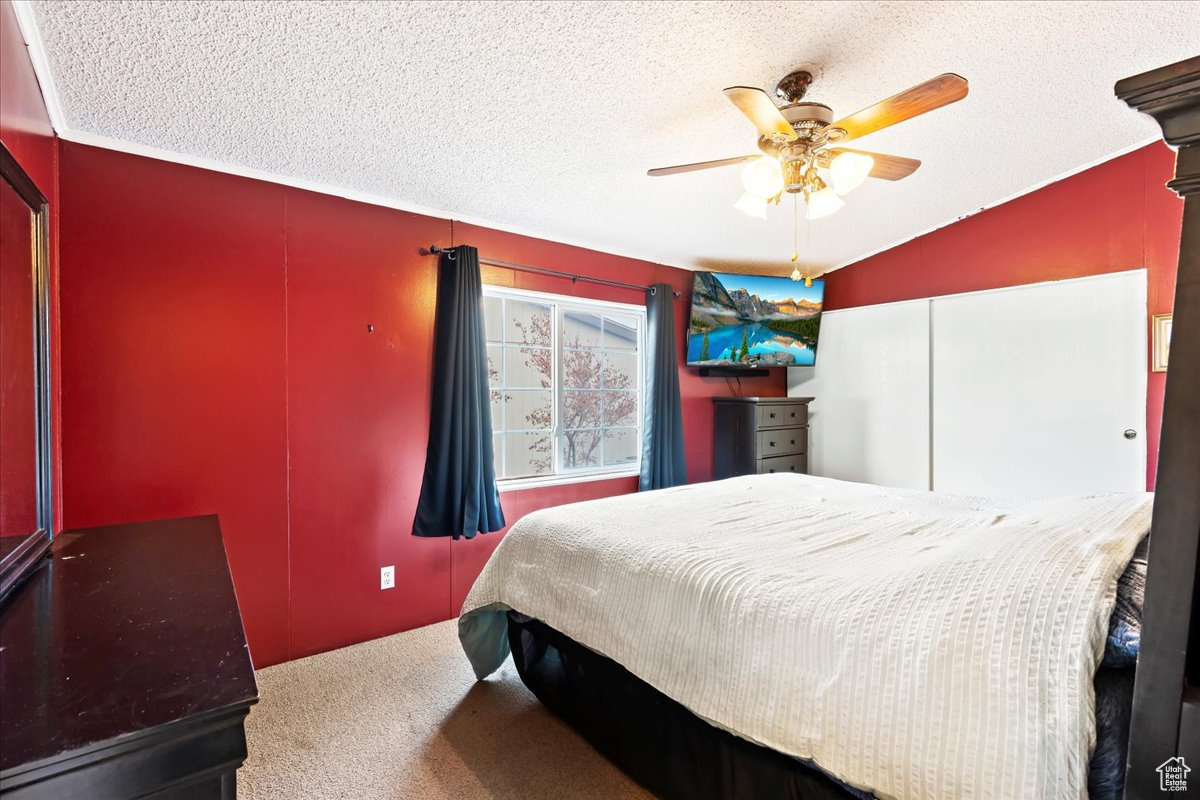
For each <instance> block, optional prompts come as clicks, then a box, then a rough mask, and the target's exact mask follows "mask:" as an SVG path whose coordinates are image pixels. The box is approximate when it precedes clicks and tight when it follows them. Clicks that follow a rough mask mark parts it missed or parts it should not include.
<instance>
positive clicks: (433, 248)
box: [429, 244, 679, 297]
mask: <svg viewBox="0 0 1200 800" xmlns="http://www.w3.org/2000/svg"><path fill="white" fill-rule="evenodd" d="M442 253H446V254H447V255H448V257H449V258H450V259H451V260H453V259H454V251H453V249H451V248H446V247H439V246H437V245H436V244H435V245H430V247H429V254H430V255H433V256H436V255H440V254H442ZM479 263H481V264H487V265H489V266H493V267H505V268H506V269H515V270H520V271H521V272H534V273H537V274H538V275H549V276H550V277H552V278H566V279H568V280H570V281H571V283H577V282H579V281H585V282H587V283H599V284H603V285H604V286H616V287H617V288H619V289H632V290H634V291H638V292H649V293H650V294H654V291H655V290H654V287H653V286H639V285H637V284H636V283H623V282H622V281H610V280H609V279H607V278H592V277H589V276H587V275H574V274H572V273H570V272H559V271H558V270H553V269H542V268H541V267H529V266H526V265H525V264H514V263H513V262H511V261H501V260H499V259H496V258H484V257H483V256H480V257H479ZM671 296H672V297H679V292H676V291H672V292H671Z"/></svg>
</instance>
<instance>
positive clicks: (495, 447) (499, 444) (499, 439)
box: [492, 433, 504, 480]
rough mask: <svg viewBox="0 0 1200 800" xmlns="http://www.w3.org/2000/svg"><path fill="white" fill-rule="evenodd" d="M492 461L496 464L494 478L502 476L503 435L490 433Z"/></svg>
mask: <svg viewBox="0 0 1200 800" xmlns="http://www.w3.org/2000/svg"><path fill="white" fill-rule="evenodd" d="M492 463H493V464H495V466H496V479H497V480H499V479H500V478H503V477H504V436H503V435H502V434H499V433H493V434H492Z"/></svg>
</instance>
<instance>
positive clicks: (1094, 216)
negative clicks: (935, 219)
mask: <svg viewBox="0 0 1200 800" xmlns="http://www.w3.org/2000/svg"><path fill="white" fill-rule="evenodd" d="M1174 169H1175V154H1174V152H1173V151H1172V150H1170V148H1168V147H1167V146H1166V145H1165V144H1163V143H1161V142H1158V143H1155V144H1152V145H1149V146H1147V147H1144V148H1142V149H1140V150H1136V151H1134V152H1132V153H1129V154H1127V155H1124V156H1121V157H1119V158H1115V159H1113V160H1111V161H1107V162H1105V163H1103V164H1099V165H1098V166H1095V167H1093V168H1091V169H1088V170H1086V171H1084V172H1081V173H1078V174H1076V175H1072V176H1070V177H1068V178H1065V179H1064V180H1061V181H1058V182H1057V183H1053V184H1051V185H1049V186H1046V187H1044V188H1042V189H1038V190H1037V191H1034V192H1031V193H1029V194H1027V195H1023V196H1022V197H1018V198H1016V199H1014V200H1011V201H1009V202H1007V203H1004V204H1003V205H1000V206H997V207H995V208H991V209H988V210H986V211H983V212H980V213H979V214H976V215H974V216H971V217H968V218H967V219H964V220H960V221H959V222H955V223H954V224H952V225H948V226H946V227H945V228H940V229H938V230H936V231H933V232H931V233H928V234H926V235H924V236H920V237H918V238H916V239H913V240H911V241H908V242H905V243H904V244H902V245H899V246H898V247H894V248H892V249H891V250H887V251H885V252H883V253H880V254H878V255H875V256H871V257H870V258H867V259H864V260H862V261H859V262H857V263H855V264H852V265H850V266H848V267H844V268H842V269H839V270H836V271H834V272H832V273H830V274H829V276H828V277H827V279H826V283H825V307H826V308H828V309H836V308H850V307H854V306H864V305H872V304H875V303H887V302H892V301H896V300H912V299H915V298H920V297H936V296H938V295H945V294H955V293H958V292H971V291H977V290H980V289H994V288H998V287H1002V286H1015V285H1019V284H1024V283H1036V282H1039V281H1049V280H1061V279H1064V278H1078V277H1082V276H1085V275H1099V274H1102V273H1106V272H1119V271H1122V270H1128V269H1137V268H1139V267H1146V269H1147V273H1148V277H1147V280H1148V295H1147V299H1148V306H1149V314H1162V313H1166V312H1168V311H1170V310H1171V308H1172V304H1173V301H1174V296H1175V272H1176V267H1177V266H1178V261H1179V237H1180V233H1181V228H1182V224H1183V201H1182V200H1180V198H1179V197H1178V196H1177V195H1176V194H1175V193H1174V192H1172V191H1171V190H1169V189H1167V188H1166V186H1165V185H1164V184H1165V183H1166V182H1167V181H1168V180H1170V178H1171V177H1172V176H1173V174H1174ZM1149 324H1150V320H1149V318H1147V320H1146V325H1147V329H1148V328H1149ZM1147 363H1149V359H1147ZM1165 381H1166V375H1165V373H1161V372H1151V373H1149V383H1148V386H1147V404H1146V405H1147V414H1146V415H1147V420H1146V432H1147V442H1146V447H1147V460H1148V463H1147V466H1146V473H1147V474H1146V483H1147V488H1149V489H1153V488H1154V476H1155V471H1156V468H1157V463H1158V443H1159V429H1160V428H1161V426H1162V400H1163V388H1164V386H1165Z"/></svg>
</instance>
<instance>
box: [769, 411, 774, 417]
mask: <svg viewBox="0 0 1200 800" xmlns="http://www.w3.org/2000/svg"><path fill="white" fill-rule="evenodd" d="M769 416H770V417H771V419H775V412H774V411H772V412H771V413H770V415H769Z"/></svg>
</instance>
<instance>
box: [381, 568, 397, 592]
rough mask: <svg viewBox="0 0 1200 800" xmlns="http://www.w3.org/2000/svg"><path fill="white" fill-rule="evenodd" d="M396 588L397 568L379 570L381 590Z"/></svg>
mask: <svg viewBox="0 0 1200 800" xmlns="http://www.w3.org/2000/svg"><path fill="white" fill-rule="evenodd" d="M395 586H396V568H395V567H380V568H379V588H380V589H393V588H395Z"/></svg>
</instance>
